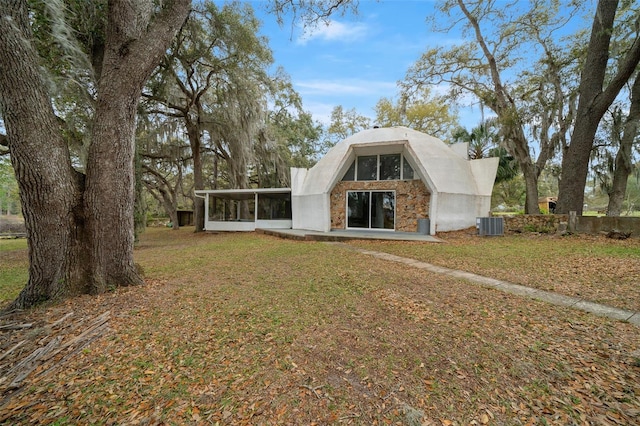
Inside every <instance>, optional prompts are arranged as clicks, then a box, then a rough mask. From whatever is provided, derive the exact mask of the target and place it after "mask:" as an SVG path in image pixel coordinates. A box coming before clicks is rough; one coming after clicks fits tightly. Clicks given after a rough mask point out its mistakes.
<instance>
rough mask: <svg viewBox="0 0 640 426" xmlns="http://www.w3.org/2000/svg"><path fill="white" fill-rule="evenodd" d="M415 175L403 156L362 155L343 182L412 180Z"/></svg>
mask: <svg viewBox="0 0 640 426" xmlns="http://www.w3.org/2000/svg"><path fill="white" fill-rule="evenodd" d="M414 176H415V173H414V172H413V168H412V167H411V165H410V164H409V162H408V161H407V160H406V158H404V156H403V155H401V154H385V155H360V156H358V157H356V159H355V160H354V161H353V163H351V166H350V167H349V169H348V170H347V172H346V173H345V174H344V176H343V177H342V180H345V181H352V180H403V179H404V180H412V179H415V177H414Z"/></svg>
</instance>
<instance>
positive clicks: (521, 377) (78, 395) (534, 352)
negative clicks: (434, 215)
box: [0, 229, 640, 425]
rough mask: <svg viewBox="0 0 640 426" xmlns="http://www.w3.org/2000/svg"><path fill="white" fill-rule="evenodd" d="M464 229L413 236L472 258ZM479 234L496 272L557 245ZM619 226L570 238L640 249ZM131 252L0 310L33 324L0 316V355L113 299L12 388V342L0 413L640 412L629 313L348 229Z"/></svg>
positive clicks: (627, 418) (14, 418) (627, 254)
mask: <svg viewBox="0 0 640 426" xmlns="http://www.w3.org/2000/svg"><path fill="white" fill-rule="evenodd" d="M462 238H465V237H464V236H460V235H458V236H455V235H452V236H451V241H450V242H448V243H443V244H407V247H409V248H408V250H411V251H412V254H414V255H415V256H416V257H420V258H423V259H426V260H427V261H429V262H434V263H435V262H436V260H437V259H436V258H438V259H441V260H438V262H440V261H443V262H444V261H445V260H446V259H447V258H448V259H449V260H450V261H451V263H448V264H447V266H452V267H460V266H464V265H466V264H467V263H464V262H468V260H466V261H465V260H464V259H462V260H461V259H458V257H461V258H464V257H465V256H466V254H467V252H466V251H465V250H463V248H462V247H463V244H462V243H459V242H457V240H456V239H462ZM467 239H468V240H469V245H470V246H477V247H476V250H478V251H477V252H481V253H485V254H488V253H492V252H494V251H497V250H498V248H497V247H498V246H499V241H501V242H502V243H501V244H506V245H509V246H511V247H512V248H513V250H510V251H506V252H504V254H503V256H502V257H496V258H495V259H494V260H493V263H494V265H493V266H492V265H491V263H492V261H491V260H490V256H487V257H488V259H484V260H482V262H480V263H481V266H482V267H483V268H488V269H486V270H487V271H489V270H491V271H493V270H496V271H498V270H500V269H501V268H500V267H499V266H502V267H503V268H502V269H507V268H508V265H511V264H513V265H514V266H513V267H512V268H513V269H514V272H513V273H514V274H516V272H520V273H521V274H522V275H527V274H530V273H532V272H531V271H530V270H528V269H527V268H531V269H535V268H537V267H538V266H539V265H543V264H545V262H547V260H545V259H546V258H547V253H546V251H547V250H541V249H534V250H531V254H530V256H531V257H533V258H534V259H535V258H537V257H539V258H540V261H538V262H536V261H535V260H532V261H531V263H525V262H523V261H522V260H519V258H520V257H524V254H518V256H514V258H513V259H512V258H511V256H510V253H511V252H513V253H520V252H522V251H525V249H524V248H522V247H520V245H524V246H527V245H528V246H529V247H532V248H539V247H543V245H538V243H537V242H536V243H533V242H531V241H526V240H521V239H519V237H505V238H503V239H500V240H498V239H473V238H467ZM540 240H542V238H540ZM523 241H524V242H523ZM534 241H537V240H534ZM549 242H550V241H549V239H547V243H549ZM606 243H608V241H603V244H602V245H601V246H599V245H594V244H593V241H590V240H583V239H575V243H574V244H573V246H574V249H573V250H574V252H575V253H576V255H577V256H579V255H580V253H583V254H584V255H585V256H591V254H592V253H593V252H594V250H595V251H596V252H597V254H595V256H597V257H602V258H603V259H608V261H612V262H613V261H614V260H611V259H623V260H624V259H627V258H633V256H634V253H635V251H634V250H633V247H634V246H633V245H632V244H631V243H627V245H622V244H617V243H613V244H612V245H608V244H606ZM3 244H4V242H2V241H0V251H2V258H1V259H0V266H1V267H2V271H4V270H10V269H11V268H14V267H15V268H17V269H20V267H17V266H12V265H14V264H18V263H20V262H23V263H22V264H21V265H22V269H24V257H26V252H24V248H20V247H14V248H13V249H11V250H6V251H4V250H3V249H2V246H3ZM354 244H358V245H361V244H362V245H367V246H368V247H369V248H373V247H376V249H378V250H383V249H389V251H392V250H396V252H397V250H400V247H401V246H402V244H399V245H397V246H396V245H394V244H390V243H389V244H381V243H375V244H374V243H362V242H358V243H354ZM483 245H485V248H484V249H483V248H482V246H483ZM516 246H517V247H520V248H518V249H517V250H516V249H515V248H514V247H516ZM456 247H457V248H456ZM549 247H555V245H549ZM635 247H636V248H637V246H635ZM627 248H630V249H629V250H627ZM566 250H569V249H568V248H567V249H566ZM440 251H442V252H440ZM7 253H9V254H10V256H5V254H7ZM20 253H22V254H20ZM438 253H440V254H438ZM405 254H406V255H408V254H409V253H405ZM636 260H637V253H636ZM136 261H137V262H138V263H139V264H140V265H141V266H142V267H143V268H144V270H145V273H146V279H147V285H145V286H142V287H136V288H127V289H120V290H117V291H114V292H113V293H109V294H106V295H102V296H99V297H89V296H86V297H80V298H75V299H72V300H66V301H63V302H60V303H58V304H56V305H51V306H48V307H42V308H39V309H35V310H33V311H30V312H25V313H21V314H20V316H18V317H16V316H15V315H12V316H5V317H3V318H1V321H2V322H3V323H5V324H6V323H9V322H13V323H23V324H24V323H29V324H33V326H32V327H30V328H25V329H20V330H14V331H12V332H9V331H5V330H0V333H3V334H1V335H0V338H1V339H2V340H0V341H1V342H2V343H0V357H2V356H3V355H2V354H3V353H5V352H6V350H7V349H6V348H8V347H10V346H14V345H15V344H16V343H19V342H20V341H22V340H25V341H29V342H32V343H33V344H32V345H31V347H33V345H36V346H44V345H46V344H47V343H48V342H50V341H51V340H52V339H54V338H56V337H57V338H60V339H61V340H62V341H63V342H64V341H69V339H71V338H72V337H73V336H76V335H78V333H79V332H80V331H81V329H82V325H83V324H84V326H85V327H86V325H87V324H89V322H90V321H91V320H92V319H93V318H95V317H97V316H99V315H101V314H103V313H106V312H108V313H109V316H108V318H109V320H108V329H104V331H103V332H102V334H101V335H100V336H99V337H98V338H96V339H95V340H93V341H92V343H91V344H89V345H88V346H86V347H84V348H83V349H81V350H77V351H75V352H74V353H73V356H67V357H66V359H64V360H63V358H65V352H64V351H63V352H60V353H59V354H58V355H56V356H55V357H52V358H51V359H50V360H47V361H45V362H44V363H43V365H38V366H37V367H36V369H35V370H34V372H33V374H31V375H30V376H29V377H28V378H27V379H26V380H25V382H24V384H23V385H22V387H21V388H20V389H18V391H17V392H15V391H10V390H8V389H7V387H6V381H4V382H3V381H2V376H4V375H5V373H6V372H7V370H8V368H9V364H10V363H12V362H15V360H17V359H19V358H18V357H17V353H18V352H20V350H16V351H14V352H13V353H12V354H11V355H10V356H7V357H5V358H4V359H0V392H4V395H5V397H4V400H0V401H2V402H0V404H3V405H1V406H0V424H12V425H13V424H25V425H26V424H33V423H36V422H37V423H40V424H57V425H62V424H194V425H195V424H230V425H231V424H233V425H236V424H251V425H253V424H265V425H271V424H295V425H297V424H304V425H308V424H358V425H373V424H406V425H421V424H424V425H469V424H491V425H519V424H523V425H524V424H562V425H566V424H577V425H583V424H598V425H607V424H612V425H614V424H637V423H639V422H640V402H639V400H640V333H638V328H637V327H634V326H632V325H630V324H627V323H621V322H617V321H611V320H608V319H604V318H599V317H596V316H593V315H590V314H586V313H584V312H580V311H574V310H570V309H567V308H561V307H555V306H550V305H547V304H545V303H542V302H538V301H532V300H528V299H523V298H520V297H517V296H513V295H508V294H503V293H500V292H498V291H495V290H491V289H485V288H481V287H478V286H474V285H471V284H469V283H467V282H464V281H460V280H456V279H453V278H451V277H447V276H441V275H436V274H432V273H429V272H426V271H422V270H417V269H411V268H407V267H406V266H405V265H398V264H394V263H391V262H384V261H380V260H377V259H374V258H372V257H368V256H366V255H364V254H360V253H356V252H354V251H353V250H350V249H349V248H348V247H345V246H344V245H336V244H326V243H315V242H298V241H289V240H280V239H277V238H274V237H268V236H260V235H255V234H193V232H192V229H182V230H180V231H177V232H176V231H171V230H168V229H150V230H149V231H148V232H147V233H146V234H144V235H143V237H142V239H141V242H140V244H139V245H138V247H137V249H136ZM615 261H616V262H617V260H615ZM456 262H461V263H456ZM496 262H497V265H496ZM471 265H475V263H471ZM527 265H530V266H527ZM474 267H475V266H474ZM594 270H595V268H587V269H586V272H585V273H586V274H589V273H591V272H593V271H594ZM635 271H636V272H633V273H634V274H635V277H636V279H637V278H638V277H639V276H640V275H639V274H638V273H637V270H635ZM583 275H584V274H583ZM0 285H2V284H0ZM630 287H631V286H624V287H622V288H623V289H627V288H630ZM9 291H13V290H9ZM4 292H5V289H4V288H2V289H1V290H0V293H4ZM630 297H631V296H630ZM71 312H72V313H73V314H72V315H70V316H68V317H67V318H68V319H66V320H65V321H66V322H65V323H63V324H66V323H69V324H71V322H72V323H73V324H79V325H78V326H77V327H75V326H73V327H72V326H68V327H66V326H60V325H59V324H60V323H56V321H58V320H60V319H62V318H65V315H69V313H71ZM65 327H66V328H65ZM65 330H67V331H65ZM65 333H67V334H69V335H70V336H67V335H65ZM27 346H28V345H27V344H25V345H24V346H23V347H27ZM28 353H29V352H28V351H26V350H24V351H23V352H22V354H21V355H22V357H24V356H26V355H27V354H28ZM56 366H57V368H55V367H56ZM51 367H54V368H53V369H52V370H50V368H51ZM49 371H50V372H49ZM14 392H15V393H14Z"/></svg>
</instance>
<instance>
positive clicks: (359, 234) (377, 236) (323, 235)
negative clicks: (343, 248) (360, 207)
mask: <svg viewBox="0 0 640 426" xmlns="http://www.w3.org/2000/svg"><path fill="white" fill-rule="evenodd" d="M256 232H257V233H259V234H265V235H272V236H276V237H280V238H286V239H291V240H299V241H348V240H386V241H423V242H429V243H441V242H442V240H440V239H438V238H436V237H434V236H433V235H425V234H419V233H417V232H400V231H376V230H373V229H367V230H355V229H349V230H337V229H333V230H331V231H329V232H319V231H309V230H307V229H260V228H258V229H256Z"/></svg>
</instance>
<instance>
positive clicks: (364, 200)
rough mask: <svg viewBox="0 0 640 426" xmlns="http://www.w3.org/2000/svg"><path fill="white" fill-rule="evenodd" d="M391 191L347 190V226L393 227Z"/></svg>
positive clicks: (394, 199)
mask: <svg viewBox="0 0 640 426" xmlns="http://www.w3.org/2000/svg"><path fill="white" fill-rule="evenodd" d="M395 216H396V194H395V192H393V191H347V228H359V229H362V228H364V229H390V230H393V229H395Z"/></svg>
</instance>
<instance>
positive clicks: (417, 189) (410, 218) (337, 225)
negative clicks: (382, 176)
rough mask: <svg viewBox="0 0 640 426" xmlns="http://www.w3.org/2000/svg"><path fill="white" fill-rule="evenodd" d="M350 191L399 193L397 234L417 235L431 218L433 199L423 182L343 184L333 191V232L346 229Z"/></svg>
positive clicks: (397, 199) (395, 181) (350, 182)
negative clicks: (420, 226) (413, 233)
mask: <svg viewBox="0 0 640 426" xmlns="http://www.w3.org/2000/svg"><path fill="white" fill-rule="evenodd" d="M347 191H396V229H395V230H396V231H403V232H416V230H417V229H418V219H425V218H428V217H429V201H430V199H431V195H430V194H429V191H428V190H427V187H426V186H425V185H424V183H423V182H422V181H421V180H419V179H416V180H389V181H357V182H355V181H340V182H338V183H337V184H336V186H335V187H334V188H333V190H332V191H331V228H332V229H346V227H347V223H346V204H347V202H346V199H345V197H346V195H347Z"/></svg>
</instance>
